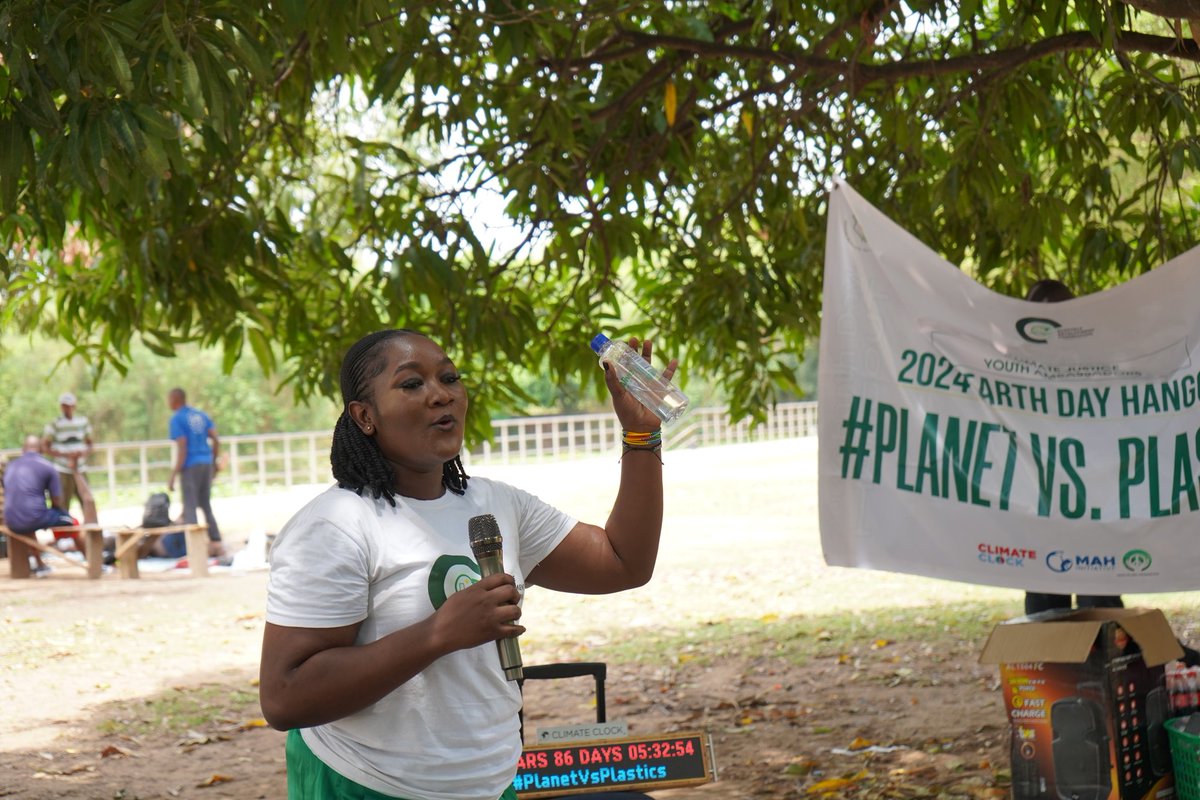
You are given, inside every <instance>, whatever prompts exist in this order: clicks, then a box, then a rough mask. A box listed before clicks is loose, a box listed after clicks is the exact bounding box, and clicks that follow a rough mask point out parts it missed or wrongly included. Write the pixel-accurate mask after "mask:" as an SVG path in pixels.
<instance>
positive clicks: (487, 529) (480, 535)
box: [467, 514, 503, 558]
mask: <svg viewBox="0 0 1200 800" xmlns="http://www.w3.org/2000/svg"><path fill="white" fill-rule="evenodd" d="M467 533H468V535H469V536H470V540H471V552H472V553H474V554H475V558H479V557H480V556H487V555H492V554H493V553H499V552H500V550H501V548H502V547H503V542H502V537H501V536H500V526H499V525H498V524H496V518H495V517H493V516H492V515H491V514H480V515H479V516H477V517H471V519H470V520H468V521H467Z"/></svg>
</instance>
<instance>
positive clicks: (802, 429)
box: [0, 403, 817, 505]
mask: <svg viewBox="0 0 1200 800" xmlns="http://www.w3.org/2000/svg"><path fill="white" fill-rule="evenodd" d="M728 419H729V417H728V411H727V409H725V408H700V409H696V410H694V411H692V412H690V413H689V414H687V415H685V416H684V417H683V419H681V420H680V421H679V422H677V423H676V424H675V425H674V426H673V427H671V428H668V429H667V430H666V431H665V432H664V434H663V440H664V446H665V447H666V448H667V449H668V450H679V449H683V448H689V447H705V446H708V445H716V444H731V443H739V442H751V441H764V440H768V439H791V438H798V437H801V436H815V435H816V433H817V404H816V403H780V404H779V405H777V406H776V407H775V408H774V409H773V410H772V411H771V412H770V413H769V414H768V415H767V419H766V421H765V422H764V423H762V424H760V425H757V426H753V427H752V426H751V424H750V423H749V422H746V421H743V422H739V423H737V424H736V425H732V424H730V423H729V422H728ZM332 435H333V434H332V431H312V432H306V433H271V434H262V435H247V436H222V437H221V462H222V465H223V466H222V470H221V473H220V475H219V476H218V480H217V483H216V485H215V486H214V491H216V492H218V493H220V494H231V495H245V494H256V493H261V492H263V491H265V490H266V489H267V488H268V487H270V488H272V489H277V488H280V487H290V486H295V485H300V484H318V483H327V482H330V481H332V479H333V478H332V476H331V475H330V472H329V447H330V443H331V440H332ZM620 441H621V429H620V425H619V424H618V422H617V418H616V417H615V416H614V415H613V414H611V413H603V414H566V415H561V416H545V417H520V418H514V419H497V420H493V421H492V441H491V442H484V443H482V444H480V445H478V446H476V447H474V448H472V449H471V451H470V452H468V453H464V454H463V461H464V462H465V463H466V464H488V463H504V464H507V463H520V462H526V461H538V460H554V459H564V458H576V457H581V456H586V455H595V454H599V453H604V452H610V451H613V450H617V449H619V448H620ZM174 449H175V445H174V443H173V442H171V441H168V440H166V439H161V440H153V441H145V442H114V443H106V444H97V445H96V447H95V452H94V453H93V455H92V458H91V463H90V464H89V466H88V473H87V474H88V482H89V483H90V484H91V487H92V491H93V492H94V493H95V494H96V500H97V502H98V503H100V504H101V505H105V504H112V503H115V502H131V501H132V502H138V503H140V502H142V501H143V500H144V499H145V498H146V497H147V496H148V495H149V493H150V492H152V491H159V490H161V489H162V488H163V487H165V486H166V483H167V479H168V478H169V477H170V475H171V466H172V465H173V464H174V459H175V452H174ZM19 454H20V450H0V461H3V460H5V459H7V458H11V457H13V456H16V455H19Z"/></svg>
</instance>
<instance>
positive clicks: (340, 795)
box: [286, 728, 517, 800]
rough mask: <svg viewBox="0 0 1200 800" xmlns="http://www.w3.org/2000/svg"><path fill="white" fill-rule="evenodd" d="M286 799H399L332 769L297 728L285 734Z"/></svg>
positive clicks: (510, 799) (505, 797)
mask: <svg viewBox="0 0 1200 800" xmlns="http://www.w3.org/2000/svg"><path fill="white" fill-rule="evenodd" d="M286 753H287V786H288V800H403V798H397V797H396V796H395V795H391V794H383V793H382V792H377V791H375V790H374V789H368V788H367V787H366V786H359V785H358V784H357V783H355V782H354V781H352V780H350V779H349V778H347V777H345V776H343V775H340V774H338V773H337V772H334V771H333V770H332V769H330V768H329V767H328V766H326V765H325V762H324V761H322V760H321V759H319V758H317V756H316V755H315V754H314V753H313V751H312V750H310V749H309V747H308V744H307V743H306V742H305V741H304V737H303V736H301V735H300V731H299V730H296V729H294V728H293V729H292V730H290V731H288V735H287V748H286ZM499 800H517V792H516V790H515V789H513V787H511V786H509V787H508V788H507V789H505V790H504V794H502V795H500V798H499Z"/></svg>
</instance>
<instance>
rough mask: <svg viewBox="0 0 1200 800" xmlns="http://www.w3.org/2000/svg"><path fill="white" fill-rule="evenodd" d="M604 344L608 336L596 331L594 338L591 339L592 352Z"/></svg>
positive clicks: (598, 349)
mask: <svg viewBox="0 0 1200 800" xmlns="http://www.w3.org/2000/svg"><path fill="white" fill-rule="evenodd" d="M606 344H608V337H607V336H605V335H604V334H603V333H597V334H596V336H595V338H593V339H592V350H593V352H596V353H599V352H600V349H601V348H602V347H604V345H606Z"/></svg>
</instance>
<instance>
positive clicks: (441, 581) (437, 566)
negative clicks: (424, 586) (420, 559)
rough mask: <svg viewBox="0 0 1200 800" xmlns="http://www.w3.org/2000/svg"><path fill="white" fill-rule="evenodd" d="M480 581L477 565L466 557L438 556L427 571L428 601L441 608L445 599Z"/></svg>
mask: <svg viewBox="0 0 1200 800" xmlns="http://www.w3.org/2000/svg"><path fill="white" fill-rule="evenodd" d="M480 579H481V576H480V574H479V565H478V564H476V563H475V562H474V561H473V560H471V559H469V558H467V557H466V556H439V557H438V560H437V561H435V562H433V569H431V570H430V571H429V600H430V601H431V602H432V603H433V607H434V608H435V609H437V608H441V607H442V603H445V602H446V598H447V597H449V596H450V595H452V594H454V593H455V592H457V591H458V590H459V589H465V588H467V587H468V586H470V585H471V584H473V583H478V582H479V580H480Z"/></svg>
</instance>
